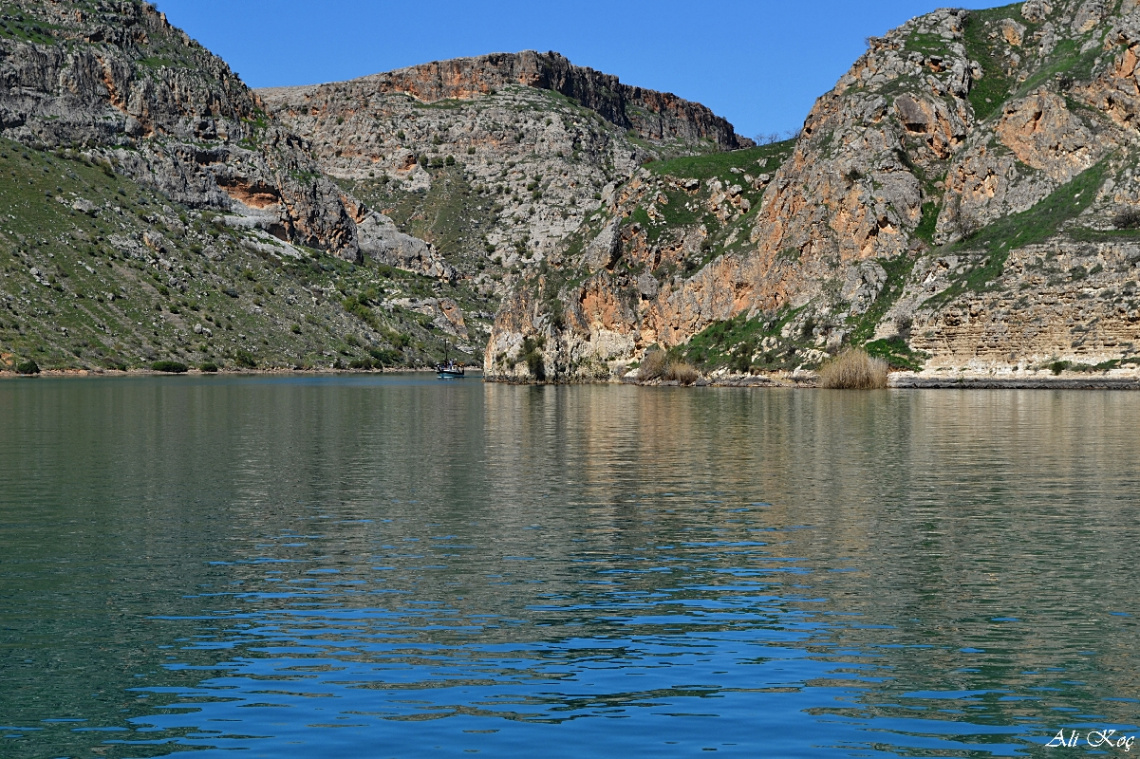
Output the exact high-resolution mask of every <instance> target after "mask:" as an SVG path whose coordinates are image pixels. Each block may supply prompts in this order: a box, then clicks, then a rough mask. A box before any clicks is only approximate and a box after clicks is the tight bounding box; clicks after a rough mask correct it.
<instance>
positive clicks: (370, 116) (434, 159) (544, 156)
mask: <svg viewBox="0 0 1140 759" xmlns="http://www.w3.org/2000/svg"><path fill="white" fill-rule="evenodd" d="M259 94H260V95H261V97H262V98H263V100H264V101H265V103H266V107H267V109H268V110H269V111H270V113H272V114H273V116H274V117H275V118H277V119H280V120H281V121H282V122H283V123H285V124H287V125H288V127H289V128H290V129H291V130H294V131H296V132H297V133H298V134H301V135H302V136H304V137H305V139H306V140H308V141H309V142H310V143H311V145H312V149H313V152H314V155H316V157H317V159H318V161H319V162H320V165H321V167H322V169H323V170H324V171H326V172H328V173H329V174H330V175H332V176H335V177H337V178H339V179H340V180H341V181H342V184H343V185H344V186H345V187H346V188H349V189H351V190H352V191H353V192H354V193H355V194H357V195H359V196H361V197H363V198H365V199H366V200H368V201H370V202H371V203H372V204H373V205H375V206H376V207H378V208H381V209H384V211H385V213H386V214H388V215H390V216H391V217H392V218H394V219H395V220H396V221H397V223H398V224H400V226H401V228H402V229H403V231H405V232H407V233H410V234H413V235H415V236H417V237H422V238H423V239H425V240H428V241H429V242H430V243H432V245H433V246H434V247H435V248H436V249H438V250H439V251H440V253H441V254H442V255H443V256H445V257H446V258H447V260H448V261H449V262H450V263H452V264H453V265H455V266H456V267H458V269H459V271H460V272H461V274H462V276H464V277H466V278H468V279H470V280H471V281H473V282H475V283H476V285H477V287H479V288H480V289H481V290H482V291H484V292H487V293H493V294H495V295H496V296H501V295H502V294H504V293H505V292H509V291H510V289H511V287H512V286H513V282H514V281H515V279H516V278H517V277H518V276H519V275H520V274H521V273H522V272H525V271H528V270H529V269H531V268H533V267H535V266H538V265H539V264H540V263H541V262H542V261H544V260H545V259H546V258H547V257H548V256H550V255H552V254H554V253H555V252H556V251H558V250H559V248H560V247H561V245H562V242H563V240H564V239H565V238H566V237H567V236H569V235H571V234H573V233H574V232H575V231H576V230H577V229H578V227H579V226H581V224H582V221H583V219H584V218H585V216H586V215H587V214H588V213H590V212H592V211H594V210H595V209H596V208H597V207H598V206H599V205H600V203H601V202H602V199H603V198H604V197H605V198H608V197H609V195H610V193H612V191H613V188H614V187H615V186H617V185H618V184H620V183H621V182H623V181H625V180H626V179H628V178H629V177H630V176H632V175H633V173H634V172H635V171H636V169H637V167H638V166H640V165H641V164H642V163H644V162H646V161H649V160H652V159H658V158H662V157H668V156H672V155H676V154H690V153H707V152H716V151H723V150H727V149H733V148H737V147H740V146H742V145H748V144H751V142H750V141H749V140H746V139H744V138H741V137H739V136H737V135H736V133H735V132H734V131H733V129H732V127H731V125H730V124H729V123H728V122H727V121H725V120H724V119H722V118H720V117H718V116H716V115H714V114H713V113H712V112H711V111H709V110H708V109H707V108H705V107H704V106H701V105H698V104H696V103H690V102H688V101H685V100H682V99H680V98H678V97H676V96H674V95H669V94H663V93H659V92H653V91H650V90H644V89H641V88H637V87H630V86H626V85H624V84H622V83H621V82H619V81H618V80H617V78H616V77H613V76H608V75H605V74H601V73H599V72H597V71H594V70H592V69H588V68H581V67H578V66H574V65H572V64H571V63H570V62H569V61H567V60H566V59H565V58H563V57H562V56H560V55H557V54H554V53H546V54H539V53H534V52H524V53H520V54H517V55H508V54H498V55H489V56H483V57H481V58H463V59H458V60H452V61H443V62H437V63H430V64H426V65H423V66H416V67H413V68H408V69H402V70H400V71H394V72H391V73H386V74H378V75H376V76H370V77H365V78H363V79H358V80H354V81H351V82H341V83H335V84H327V85H320V86H313V87H295V88H283V89H272V90H262V91H260V92H259Z"/></svg>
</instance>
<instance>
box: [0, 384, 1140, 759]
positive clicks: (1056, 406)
mask: <svg viewBox="0 0 1140 759" xmlns="http://www.w3.org/2000/svg"><path fill="white" fill-rule="evenodd" d="M1138 444H1140V394H1129V393H1095V392H1086V393H1076V392H1070V393H1064V392H1046V391H1038V392H968V391H961V392H960V391H936V392H909V391H899V392H882V393H836V392H824V391H818V392H816V391H798V392H791V391H788V392H785V391H755V390H754V391H747V390H744V391H741V390H712V389H707V390H670V389H639V388H625V387H575V388H525V387H503V386H485V385H483V384H480V383H479V382H477V381H473V380H466V381H463V382H454V383H446V382H439V381H437V380H435V379H434V378H430V379H429V378H417V377H385V378H371V377H369V378H339V379H336V378H319V379H318V378H293V377H288V378H253V379H247V378H242V379H239V378H222V377H217V378H200V379H198V378H161V379H140V380H135V379H114V380H94V379H92V380H48V379H38V380H20V381H15V380H13V381H6V382H2V383H0V549H2V551H0V570H2V574H0V678H2V679H0V756H3V757H62V756H68V757H151V756H165V755H168V754H172V753H177V752H180V751H182V750H185V749H198V750H199V752H200V753H199V754H197V756H204V757H215V756H218V757H220V756H230V755H231V754H232V752H235V751H240V752H241V753H238V754H236V756H246V757H274V758H277V757H317V756H344V757H388V756H393V757H421V756H424V757H430V756H458V755H465V754H468V753H481V754H483V755H488V756H494V757H510V756H538V755H541V756H552V757H586V756H617V757H623V758H624V757H671V756H696V755H702V756H704V755H707V753H708V752H714V751H715V752H716V753H717V755H721V756H741V757H755V756H832V755H834V756H853V757H854V756H858V757H867V756H889V755H902V756H1016V755H1038V756H1056V757H1061V756H1073V755H1086V754H1089V753H1091V749H1090V748H1089V747H1088V746H1087V740H1084V739H1083V737H1084V736H1085V735H1086V734H1087V733H1088V732H1089V731H1090V730H1094V729H1095V730H1108V729H1116V730H1118V731H1120V732H1119V733H1118V735H1135V734H1140V728H1138V727H1137V722H1138V720H1140V701H1138V698H1140V675H1138V668H1137V665H1138V661H1137V650H1138V644H1140V634H1138V628H1137V616H1136V615H1137V614H1138V613H1140V609H1138V603H1137V593H1138V591H1140V561H1138V560H1137V546H1138V545H1140V526H1138V520H1137V500H1138V492H1140V445H1138ZM1062 728H1065V729H1066V730H1067V731H1068V730H1074V729H1075V730H1077V731H1078V733H1079V734H1080V735H1081V736H1082V741H1081V745H1080V746H1079V747H1077V748H1072V749H1065V748H1062V749H1049V748H1046V746H1045V744H1046V743H1047V742H1048V741H1049V740H1050V739H1051V738H1053V737H1054V736H1055V735H1056V734H1057V731H1058V730H1060V729H1062ZM1066 734H1069V733H1068V732H1067V733H1066ZM1102 750H1103V749H1102ZM1107 754H1108V755H1119V756H1127V755H1130V754H1129V752H1126V751H1125V750H1124V749H1123V748H1120V749H1115V748H1114V749H1110V750H1108V751H1107ZM1131 754H1133V755H1135V754H1140V742H1138V743H1137V744H1136V745H1134V746H1133V747H1132V751H1131Z"/></svg>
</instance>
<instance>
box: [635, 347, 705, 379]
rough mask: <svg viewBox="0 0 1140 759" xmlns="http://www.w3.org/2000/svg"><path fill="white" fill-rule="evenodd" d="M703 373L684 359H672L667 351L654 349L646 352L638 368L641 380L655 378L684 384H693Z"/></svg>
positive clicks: (638, 377) (638, 375)
mask: <svg viewBox="0 0 1140 759" xmlns="http://www.w3.org/2000/svg"><path fill="white" fill-rule="evenodd" d="M700 377H701V374H700V372H698V371H697V370H696V368H695V367H693V365H692V364H687V363H685V362H684V361H670V360H669V356H668V355H667V354H666V353H665V351H661V350H654V351H649V352H648V353H646V354H645V358H643V359H642V360H641V368H640V369H638V370H637V379H638V381H639V382H651V381H653V380H655V379H659V380H664V381H665V382H677V383H679V384H682V385H691V384H693V383H694V382H696V381H697V380H698V379H700Z"/></svg>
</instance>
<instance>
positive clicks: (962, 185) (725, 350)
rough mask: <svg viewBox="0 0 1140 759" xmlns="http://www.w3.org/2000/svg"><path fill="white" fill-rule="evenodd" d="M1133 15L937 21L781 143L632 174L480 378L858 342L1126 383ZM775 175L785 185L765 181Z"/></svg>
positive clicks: (761, 363)
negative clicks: (653, 350)
mask: <svg viewBox="0 0 1140 759" xmlns="http://www.w3.org/2000/svg"><path fill="white" fill-rule="evenodd" d="M1138 60H1140V15H1138V14H1137V9H1136V5H1135V2H1134V0H1110V1H1106V0H1029V1H1028V2H1025V3H1021V4H1016V5H1011V6H1006V7H1003V8H997V9H993V10H987V11H961V10H944V11H939V12H936V13H934V14H931V15H928V16H924V17H921V18H918V19H915V20H913V21H911V22H909V23H908V24H906V25H904V26H902V27H900V28H899V29H896V30H894V31H892V32H890V33H889V34H887V35H885V36H884V37H882V38H877V39H872V40H871V41H870V45H869V49H868V50H867V52H866V53H865V54H864V55H863V56H862V57H861V58H860V59H859V60H858V61H857V62H856V63H855V65H854V67H853V68H852V69H851V70H850V71H849V72H848V73H847V74H846V75H845V76H844V77H843V78H842V79H841V80H840V81H839V83H838V84H837V85H836V87H835V89H833V90H832V91H831V92H829V93H828V94H826V95H825V96H823V97H822V98H820V100H819V101H818V102H817V103H816V106H815V107H814V109H813V110H812V112H811V114H810V115H809V116H808V118H807V120H806V122H805V124H804V128H803V132H802V134H801V136H800V137H799V138H798V140H796V142H795V143H794V144H789V145H786V146H769V147H767V148H764V149H751V150H745V151H737V152H734V153H728V154H724V155H715V156H710V157H707V158H694V159H685V160H673V161H664V162H661V163H657V164H651V165H649V166H647V167H645V168H642V169H639V170H638V171H637V172H635V174H634V176H633V177H632V178H631V179H629V180H628V181H626V182H625V183H623V184H622V185H621V186H619V187H617V188H616V189H615V191H614V192H613V193H610V194H608V195H607V197H606V202H605V203H604V205H603V207H602V208H601V209H599V210H598V211H595V212H593V214H592V215H590V216H587V217H586V218H585V223H584V224H583V225H582V227H581V228H580V229H579V231H578V233H577V234H575V235H572V236H571V238H570V239H568V240H567V242H566V243H565V244H563V245H562V246H560V247H559V248H558V249H557V252H556V253H554V254H552V255H551V256H549V257H548V259H547V261H546V262H545V265H543V266H541V267H539V268H537V269H534V270H533V271H532V272H530V273H529V274H528V276H527V277H526V279H525V281H524V282H522V283H520V284H519V286H518V287H517V288H515V289H514V291H513V292H512V294H511V295H510V297H509V298H508V299H507V300H506V301H505V303H504V306H503V308H502V310H501V311H500V314H499V316H498V318H497V320H496V324H495V329H494V332H493V334H492V336H491V341H490V345H489V346H488V349H487V352H486V370H487V373H488V375H489V376H492V377H498V378H503V379H515V380H524V381H525V380H535V379H545V380H547V381H568V380H575V379H592V378H603V377H611V376H615V375H619V374H622V373H624V372H626V371H627V370H628V369H629V368H630V367H636V365H637V362H638V361H639V360H640V359H641V358H642V356H643V355H644V353H645V351H646V350H647V349H648V348H650V347H652V346H654V345H659V346H661V347H662V348H665V349H668V350H669V351H670V353H671V354H673V355H674V356H677V357H679V358H686V359H688V360H690V361H692V362H694V363H696V364H697V365H698V366H699V367H701V368H703V369H705V370H706V371H724V370H732V371H737V372H758V371H763V370H777V369H781V370H791V369H795V368H800V367H811V366H814V365H817V364H818V363H819V362H820V361H821V360H823V359H824V358H825V357H826V356H827V355H830V354H834V353H835V352H836V351H838V350H840V349H841V348H842V347H843V346H846V345H852V344H854V345H863V346H865V347H866V348H867V349H868V350H869V351H870V352H872V353H876V354H879V355H882V356H885V357H887V358H889V359H890V360H891V361H892V363H893V364H895V365H896V366H898V367H909V368H913V369H918V368H922V369H924V370H925V372H926V373H927V374H937V373H940V372H942V373H953V372H956V371H960V370H963V369H967V368H968V369H972V370H975V371H988V372H1006V373H1008V372H1018V371H1028V370H1032V369H1035V368H1044V367H1049V368H1051V369H1052V370H1054V371H1062V370H1065V369H1084V370H1096V371H1105V370H1111V369H1113V368H1116V367H1120V366H1124V365H1129V364H1140V354H1138V353H1137V346H1138V345H1140V311H1138V302H1137V299H1136V290H1137V283H1136V279H1137V271H1136V265H1137V263H1138V262H1140V232H1138V231H1137V228H1138V227H1140V176H1137V174H1136V171H1135V166H1136V158H1137V152H1138V148H1140V142H1138V140H1137V137H1138V135H1137V131H1136V124H1137V123H1138V117H1140V84H1138V79H1137V61H1138ZM775 163H778V164H779V165H778V166H776V165H774V164H775Z"/></svg>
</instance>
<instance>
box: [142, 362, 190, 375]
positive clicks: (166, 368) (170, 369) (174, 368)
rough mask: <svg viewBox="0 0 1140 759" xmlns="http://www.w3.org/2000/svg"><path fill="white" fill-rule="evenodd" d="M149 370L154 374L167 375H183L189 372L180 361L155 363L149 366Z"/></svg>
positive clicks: (188, 368)
mask: <svg viewBox="0 0 1140 759" xmlns="http://www.w3.org/2000/svg"><path fill="white" fill-rule="evenodd" d="M150 368H151V369H154V370H155V371H156V372H166V373H167V374H185V373H186V372H187V371H189V370H190V367H188V366H186V364H184V363H182V362H181V361H155V362H154V363H153V364H151V365H150Z"/></svg>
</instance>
